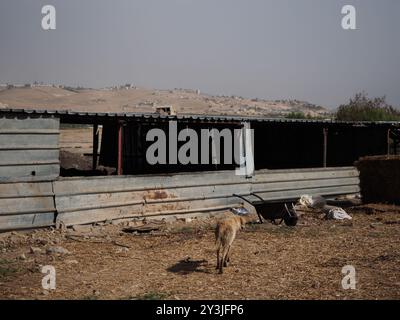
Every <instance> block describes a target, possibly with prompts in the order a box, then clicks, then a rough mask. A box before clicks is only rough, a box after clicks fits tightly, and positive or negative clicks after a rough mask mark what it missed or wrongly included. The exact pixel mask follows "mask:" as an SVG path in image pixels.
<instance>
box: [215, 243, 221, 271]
mask: <svg viewBox="0 0 400 320" xmlns="http://www.w3.org/2000/svg"><path fill="white" fill-rule="evenodd" d="M219 251H220V247H218V249H217V267H216V268H215V269H219V266H220V263H221V261H220V259H219Z"/></svg>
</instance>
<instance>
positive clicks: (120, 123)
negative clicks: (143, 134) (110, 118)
mask: <svg viewBox="0 0 400 320" xmlns="http://www.w3.org/2000/svg"><path fill="white" fill-rule="evenodd" d="M122 131H123V123H122V122H118V162H117V174H118V175H119V176H120V175H122V152H123V150H122Z"/></svg>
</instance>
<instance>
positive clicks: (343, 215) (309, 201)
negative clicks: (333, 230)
mask: <svg viewBox="0 0 400 320" xmlns="http://www.w3.org/2000/svg"><path fill="white" fill-rule="evenodd" d="M298 205H300V206H302V207H305V208H312V209H317V210H318V211H322V212H323V213H324V214H325V219H334V220H346V219H348V220H351V219H352V217H351V216H350V215H349V214H348V213H347V212H346V211H345V210H344V209H343V208H340V207H337V206H332V205H328V204H327V201H326V199H325V198H323V197H321V196H309V195H303V196H301V197H300V200H299V201H298Z"/></svg>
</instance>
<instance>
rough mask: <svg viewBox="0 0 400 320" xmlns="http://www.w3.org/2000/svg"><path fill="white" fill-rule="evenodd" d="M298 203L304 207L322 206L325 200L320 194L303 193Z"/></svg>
mask: <svg viewBox="0 0 400 320" xmlns="http://www.w3.org/2000/svg"><path fill="white" fill-rule="evenodd" d="M299 203H300V204H301V205H302V206H305V207H310V208H323V207H324V206H325V205H326V200H325V199H324V198H323V197H321V196H310V195H308V194H304V195H302V196H301V197H300V200H299Z"/></svg>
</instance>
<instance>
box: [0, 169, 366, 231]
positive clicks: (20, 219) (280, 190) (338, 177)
mask: <svg viewBox="0 0 400 320" xmlns="http://www.w3.org/2000/svg"><path fill="white" fill-rule="evenodd" d="M358 184H359V180H358V171H357V170H356V169H355V168H353V167H346V168H321V169H299V170H271V171H268V170H261V171H256V174H255V176H254V177H252V178H246V177H243V176H236V175H235V173H234V172H233V171H218V172H198V173H181V174H174V175H148V176H121V177H117V176H115V177H85V178H83V177H82V178H68V179H60V180H55V181H52V182H31V183H3V184H0V209H1V211H0V230H9V229H19V228H31V227H39V226H50V225H54V224H55V223H56V221H57V222H62V223H64V224H65V225H67V226H68V225H74V224H85V223H92V222H98V221H105V220H112V219H120V218H131V217H146V216H147V217H149V216H160V217H161V216H166V215H181V214H188V213H197V212H206V211H219V210H225V209H227V208H230V207H232V206H237V205H239V204H240V203H241V200H240V199H238V198H236V197H234V196H233V194H235V193H236V194H242V195H245V194H249V193H250V192H259V193H260V194H261V195H262V196H263V197H264V198H265V199H268V200H272V199H280V198H288V197H298V196H300V195H302V194H305V193H307V194H320V195H325V196H328V195H338V194H347V193H356V192H359V186H358ZM56 212H57V213H56Z"/></svg>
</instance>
